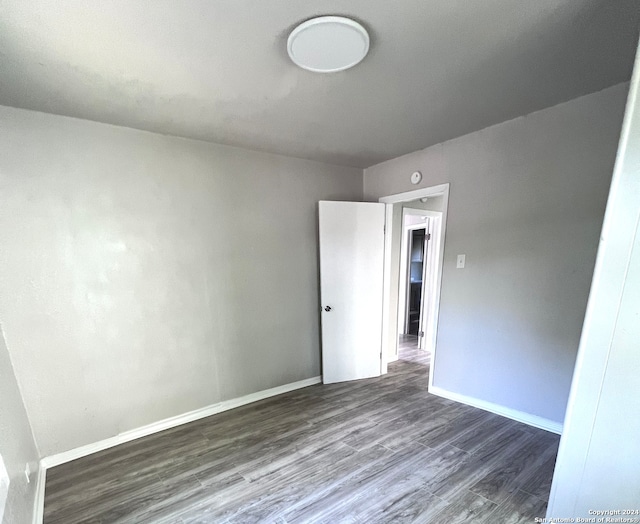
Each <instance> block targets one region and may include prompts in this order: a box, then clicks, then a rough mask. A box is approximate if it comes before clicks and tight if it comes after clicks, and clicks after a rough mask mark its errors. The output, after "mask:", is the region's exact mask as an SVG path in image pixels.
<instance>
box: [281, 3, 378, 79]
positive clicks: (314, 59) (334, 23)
mask: <svg viewBox="0 0 640 524" xmlns="http://www.w3.org/2000/svg"><path fill="white" fill-rule="evenodd" d="M287 51H288V52H289V56H290V57H291V60H293V63H294V64H296V65H297V66H299V67H302V68H303V69H306V70H308V71H313V72H315V73H335V72H336V71H344V70H345V69H349V68H350V67H353V66H354V65H356V64H358V63H359V62H360V61H361V60H362V59H363V58H364V57H365V56H367V53H368V52H369V34H368V33H367V30H366V29H365V28H364V27H362V26H361V25H360V24H359V23H358V22H356V21H354V20H351V19H350V18H345V17H342V16H320V17H318V18H312V19H311V20H307V21H306V22H303V23H302V24H300V25H299V26H298V27H296V28H295V29H294V30H293V31H291V34H290V35H289V39H288V40H287Z"/></svg>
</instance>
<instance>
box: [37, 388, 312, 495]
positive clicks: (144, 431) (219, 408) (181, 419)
mask: <svg viewBox="0 0 640 524" xmlns="http://www.w3.org/2000/svg"><path fill="white" fill-rule="evenodd" d="M320 382H322V377H312V378H307V379H304V380H299V381H298V382H292V383H290V384H284V385H282V386H277V387H275V388H271V389H265V390H263V391H258V392H257V393H251V394H249V395H245V396H243V397H238V398H234V399H231V400H225V401H223V402H218V403H217V404H212V405H210V406H206V407H204V408H200V409H196V410H194V411H189V412H187V413H184V414H182V415H178V416H175V417H171V418H167V419H164V420H160V421H158V422H153V423H152V424H148V425H146V426H142V427H140V428H136V429H132V430H130V431H125V432H124V433H120V434H119V435H116V436H115V437H110V438H107V439H104V440H100V441H98V442H94V443H93V444H87V445H86V446H80V447H79V448H75V449H71V450H69V451H64V452H62V453H57V454H55V455H51V456H49V457H45V458H43V459H42V460H41V461H40V468H41V469H44V470H46V469H47V468H52V467H54V466H59V465H60V464H65V463H66V462H71V461H72V460H76V459H79V458H81V457H86V456H87V455H91V454H92V453H97V452H98V451H102V450H105V449H108V448H112V447H114V446H117V445H119V444H124V443H125V442H130V441H132V440H136V439H139V438H141V437H146V436H148V435H153V434H154V433H158V432H160V431H164V430H165V429H170V428H174V427H176V426H180V425H182V424H187V423H188V422H193V421H194V420H199V419H201V418H205V417H209V416H211V415H215V414H216V413H221V412H223V411H228V410H230V409H233V408H237V407H240V406H244V405H246V404H251V403H252V402H257V401H258V400H262V399H265V398H269V397H275V396H276V395H281V394H282V393H288V392H289V391H294V390H296V389H301V388H305V387H307V386H313V385H314V384H319V383H320ZM43 488H44V486H43Z"/></svg>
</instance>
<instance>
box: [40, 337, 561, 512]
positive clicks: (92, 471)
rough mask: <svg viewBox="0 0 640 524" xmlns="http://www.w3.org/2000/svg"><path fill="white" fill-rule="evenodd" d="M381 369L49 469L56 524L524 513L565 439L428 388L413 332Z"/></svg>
mask: <svg viewBox="0 0 640 524" xmlns="http://www.w3.org/2000/svg"><path fill="white" fill-rule="evenodd" d="M399 357H400V358H399V360H398V361H397V362H394V363H392V364H391V365H390V366H389V373H388V375H386V376H384V377H380V378H374V379H367V380H360V381H354V382H348V383H341V384H331V385H318V386H312V387H308V388H304V389H302V390H298V391H293V392H291V393H287V394H285V395H280V396H278V397H274V398H271V399H266V400H263V401H260V402H256V403H254V404H250V405H248V406H243V407H240V408H237V409H234V410H232V411H227V412H225V413H220V414H218V415H214V416H212V417H208V418H206V419H202V420H199V421H196V422H192V423H190V424H187V425H184V426H180V427H178V428H174V429H171V430H167V431H163V432H162V433H159V434H156V435H152V436H149V437H145V438H142V439H139V440H136V441H133V442H129V443H126V444H123V445H120V446H118V447H116V448H112V449H108V450H105V451H102V452H100V453H96V454H94V455H91V456H88V457H85V458H82V459H78V460H75V461H73V462H70V463H68V464H64V465H61V466H58V467H55V468H52V469H50V470H48V472H47V480H46V490H45V508H44V509H45V519H44V522H45V524H57V523H64V524H73V523H96V524H106V523H127V524H128V523H134V522H135V523H145V522H149V523H167V524H187V523H189V524H190V523H218V522H219V523H243V524H245V523H262V522H267V523H270V522H273V523H281V524H292V523H307V522H314V523H332V524H334V523H386V522H394V523H447V524H450V523H462V522H474V523H475V522H480V523H520V522H523V523H524V522H533V520H534V517H542V516H544V512H545V509H546V504H547V499H548V496H549V490H550V485H551V476H552V474H553V466H554V463H555V456H556V453H557V447H558V440H559V437H558V436H557V435H553V434H551V433H547V432H545V431H542V430H538V429H535V428H530V427H527V426H525V425H523V424H520V423H517V422H514V421H511V420H508V419H505V418H503V417H499V416H497V415H493V414H491V413H487V412H484V411H481V410H478V409H475V408H471V407H469V406H465V405H462V404H458V403H456V402H452V401H449V400H447V399H443V398H440V397H436V396H433V395H430V394H429V393H427V378H428V371H429V357H430V355H429V354H428V353H426V352H423V351H420V350H418V349H417V347H416V343H415V337H413V338H411V337H406V338H404V339H403V340H402V343H401V347H400V354H399Z"/></svg>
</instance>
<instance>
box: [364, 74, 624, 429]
mask: <svg viewBox="0 0 640 524" xmlns="http://www.w3.org/2000/svg"><path fill="white" fill-rule="evenodd" d="M627 89H628V85H627V84H621V85H618V86H615V87H612V88H609V89H606V90H604V91H601V92H598V93H594V94H591V95H588V96H585V97H582V98H578V99H576V100H572V101H571V102H567V103H565V104H561V105H559V106H555V107H552V108H549V109H545V110H543V111H539V112H537V113H533V114H530V115H527V116H525V117H521V118H517V119H515V120H511V121H509V122H505V123H503V124H499V125H497V126H493V127H490V128H487V129H484V130H482V131H479V132H477V133H472V134H470V135H466V136H463V137H460V138H457V139H455V140H451V141H449V142H444V143H442V144H439V145H437V146H433V147H429V148H427V149H424V150H422V151H417V152H415V153H411V154H409V155H405V156H403V157H399V158H397V159H394V160H390V161H388V162H385V163H382V164H378V165H377V166H373V167H371V168H368V169H366V170H365V175H364V192H365V198H366V199H367V200H374V199H377V198H378V197H381V196H386V195H391V194H394V193H402V192H404V191H410V190H413V189H416V186H412V185H411V183H410V181H409V176H410V175H411V173H412V172H413V171H415V170H420V171H422V173H423V175H424V178H423V181H422V182H421V184H420V186H418V187H428V186H432V185H436V184H442V183H446V182H449V183H450V184H451V186H450V195H449V207H448V221H447V233H446V246H445V260H444V267H443V280H442V295H441V306H440V318H439V331H438V341H437V354H436V362H435V369H434V385H436V386H439V387H441V388H443V389H445V390H448V391H451V392H454V393H458V394H462V395H467V396H470V397H473V398H476V399H480V400H483V401H488V402H492V403H495V404H498V405H501V406H504V407H508V408H511V409H515V410H519V411H522V412H525V413H528V414H532V415H536V416H539V417H543V418H546V419H549V420H551V421H553V422H562V421H563V419H564V412H565V408H566V403H567V397H568V394H569V386H570V383H571V377H572V375H573V369H574V364H575V358H576V352H577V348H578V341H579V337H580V331H581V328H582V321H583V318H584V312H585V307H586V302H587V296H588V293H589V283H590V281H591V275H592V273H593V267H594V261H595V254H596V248H597V245H598V235H599V232H600V227H601V225H602V217H603V214H604V207H605V203H606V198H607V192H608V188H609V183H610V181H611V173H612V169H613V163H614V158H615V153H616V147H617V143H618V137H619V134H620V127H621V123H622V115H623V111H624V103H625V97H626V94H627ZM461 253H465V254H466V256H467V257H466V268H465V269H462V270H457V269H456V268H455V259H456V255H457V254H461Z"/></svg>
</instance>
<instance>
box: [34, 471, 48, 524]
mask: <svg viewBox="0 0 640 524" xmlns="http://www.w3.org/2000/svg"><path fill="white" fill-rule="evenodd" d="M46 477H47V470H46V468H44V467H42V464H40V467H39V468H38V477H37V481H36V498H35V501H34V503H33V524H42V520H43V519H44V484H45V480H46Z"/></svg>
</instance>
